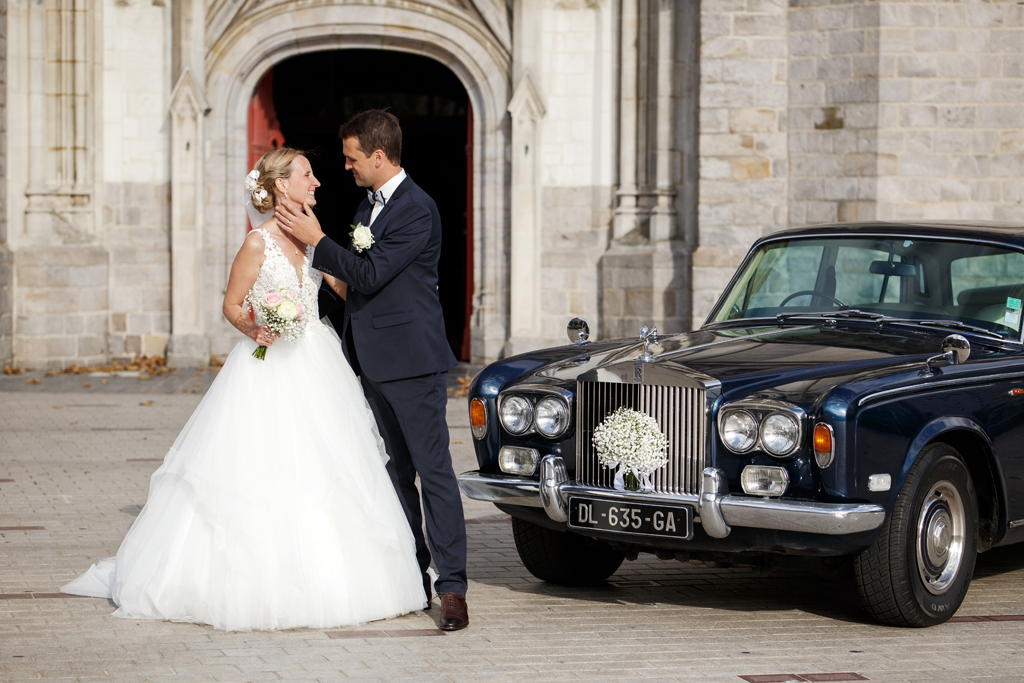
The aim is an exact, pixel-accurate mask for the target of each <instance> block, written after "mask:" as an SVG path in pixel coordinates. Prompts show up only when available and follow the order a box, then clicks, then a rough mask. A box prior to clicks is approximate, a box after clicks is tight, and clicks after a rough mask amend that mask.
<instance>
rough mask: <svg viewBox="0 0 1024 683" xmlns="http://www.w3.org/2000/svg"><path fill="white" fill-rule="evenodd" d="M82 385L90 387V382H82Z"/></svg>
mask: <svg viewBox="0 0 1024 683" xmlns="http://www.w3.org/2000/svg"><path fill="white" fill-rule="evenodd" d="M82 386H83V387H91V386H92V384H90V383H89V382H82Z"/></svg>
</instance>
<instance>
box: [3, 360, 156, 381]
mask: <svg viewBox="0 0 1024 683" xmlns="http://www.w3.org/2000/svg"><path fill="white" fill-rule="evenodd" d="M125 371H127V372H135V371H140V372H144V373H146V374H149V375H162V374H164V373H165V372H172V370H171V369H170V368H169V367H167V359H166V358H160V357H158V356H152V357H151V356H140V357H138V358H136V359H134V360H130V361H124V360H116V361H114V362H112V363H109V364H107V365H77V364H75V363H72V364H71V365H69V366H68V367H66V368H64V369H63V370H50V371H48V372H44V373H43V377H56V376H57V375H88V374H91V373H94V372H109V373H115V372H125ZM18 372H21V371H20V370H18V371H16V372H13V373H11V374H18ZM5 373H6V366H5ZM147 379H148V378H147Z"/></svg>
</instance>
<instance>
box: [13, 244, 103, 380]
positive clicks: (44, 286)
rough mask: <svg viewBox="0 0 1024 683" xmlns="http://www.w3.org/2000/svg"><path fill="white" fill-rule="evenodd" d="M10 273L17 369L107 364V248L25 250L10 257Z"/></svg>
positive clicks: (84, 246)
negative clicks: (12, 274) (13, 283)
mask: <svg viewBox="0 0 1024 683" xmlns="http://www.w3.org/2000/svg"><path fill="white" fill-rule="evenodd" d="M14 271H15V278H16V281H17V283H18V287H17V289H16V291H15V293H14V308H15V310H16V311H17V319H16V321H15V328H16V330H17V335H16V336H15V337H14V355H15V357H16V358H17V361H18V364H19V365H20V366H22V367H29V368H61V367H66V366H68V365H71V364H72V363H77V364H78V365H89V364H94V363H102V362H105V361H106V360H107V338H106V333H107V293H108V290H107V276H108V264H107V251H106V249H103V248H102V247H98V246H93V245H84V244H78V245H70V246H59V247H58V246H49V247H23V248H21V249H19V250H18V251H16V252H15V254H14Z"/></svg>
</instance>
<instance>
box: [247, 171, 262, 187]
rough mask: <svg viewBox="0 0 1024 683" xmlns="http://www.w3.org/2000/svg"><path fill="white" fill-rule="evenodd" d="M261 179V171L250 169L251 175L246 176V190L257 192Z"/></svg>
mask: <svg viewBox="0 0 1024 683" xmlns="http://www.w3.org/2000/svg"><path fill="white" fill-rule="evenodd" d="M259 179H260V172H259V171H257V170H256V169H253V170H251V171H249V175H247V176H245V190H246V192H255V191H256V188H257V187H258V185H257V183H258V182H259Z"/></svg>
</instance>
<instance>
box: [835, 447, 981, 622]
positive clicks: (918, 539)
mask: <svg viewBox="0 0 1024 683" xmlns="http://www.w3.org/2000/svg"><path fill="white" fill-rule="evenodd" d="M977 554H978V499H977V494H976V492H975V489H974V482H973V481H972V479H971V475H970V472H969V471H968V470H967V466H966V465H965V464H964V461H963V459H961V457H960V454H959V453H958V452H957V451H956V449H954V448H953V447H951V446H949V445H948V444H944V443H936V444H931V445H929V446H927V447H925V448H924V450H922V451H921V454H920V456H919V457H918V459H917V461H916V462H915V463H914V465H913V466H912V467H911V468H910V473H909V474H908V475H907V480H906V483H904V485H903V489H902V490H901V491H900V494H899V496H898V497H897V498H896V504H895V506H894V507H893V510H892V513H891V514H890V515H889V519H888V521H887V522H886V523H885V526H883V527H882V533H881V534H880V535H879V537H878V539H877V540H876V541H875V542H874V544H872V546H871V547H870V548H868V549H867V550H865V551H864V552H862V553H861V554H860V555H858V556H857V558H856V560H855V561H854V573H855V576H856V580H857V589H858V591H859V593H860V598H861V601H862V602H863V604H864V607H865V608H866V609H867V611H868V613H869V614H870V615H871V616H872V617H874V618H875V619H877V620H878V621H881V622H884V623H887V624H893V625H896V626H914V627H923V626H934V625H935V624H941V623H942V622H944V621H946V620H947V619H949V618H950V617H951V616H953V614H954V613H955V612H956V611H957V609H959V608H960V604H961V603H962V602H963V600H964V596H965V595H966V594H967V588H968V587H969V586H970V584H971V577H972V576H973V574H974V563H975V561H976V559H977Z"/></svg>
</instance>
